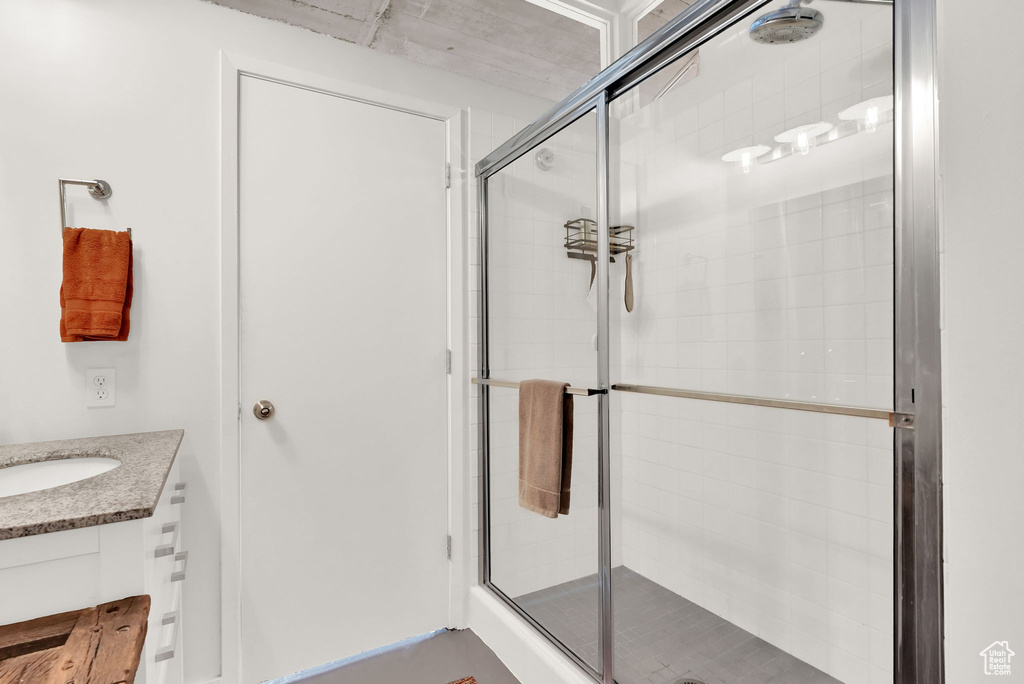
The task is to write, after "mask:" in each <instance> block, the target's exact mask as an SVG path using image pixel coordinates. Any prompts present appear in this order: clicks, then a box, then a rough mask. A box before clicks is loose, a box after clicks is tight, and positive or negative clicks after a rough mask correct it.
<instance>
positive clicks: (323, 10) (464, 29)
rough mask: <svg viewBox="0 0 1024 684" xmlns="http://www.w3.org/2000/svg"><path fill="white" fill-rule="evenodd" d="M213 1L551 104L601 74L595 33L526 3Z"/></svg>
mask: <svg viewBox="0 0 1024 684" xmlns="http://www.w3.org/2000/svg"><path fill="white" fill-rule="evenodd" d="M211 1H212V2H214V3H216V4H218V5H224V6H225V7H231V8H234V9H237V10H241V11H243V12H247V13H249V14H255V15H258V16H261V17H265V18H267V19H275V20H277V21H283V22H286V23H288V24H292V25H295V26H301V27H303V28H307V29H310V30H312V31H316V32H317V33H323V34H325V35H328V36H333V37H334V38H338V39H340V40H344V41H346V42H349V43H355V44H356V45H362V46H365V47H369V48H371V49H373V50H378V51H380V52H384V53H387V54H391V55H397V56H399V57H403V58H405V59H408V60H411V61H413V62H418V63H420V64H426V65H428V66H432V67H436V68H438V69H443V70H445V71H450V72H453V73H457V74H462V75H463V76H469V77H470V78H475V79H477V80H480V81H485V82H487V83H492V84H494V85H498V86H502V87H505V88H510V89H512V90H516V91H519V92H523V93H528V94H530V95H536V96H538V97H543V98H547V99H549V100H555V101H558V100H561V99H563V98H564V97H566V96H567V95H569V93H571V92H572V91H573V90H575V89H576V88H577V87H579V86H580V85H582V84H583V83H584V82H586V81H587V80H588V79H589V78H590V77H592V76H593V75H594V74H596V73H597V72H598V71H600V70H601V59H600V54H601V50H600V40H601V38H600V34H599V32H598V30H597V29H596V28H593V27H591V26H587V25H585V24H582V23H580V22H577V21H574V20H572V19H569V18H568V17H565V16H562V15H561V14H558V13H556V12H553V11H551V10H548V9H545V8H543V7H539V6H537V5H534V4H532V3H530V2H528V1H527V0H211ZM676 1H678V0H666V2H669V3H674V2H676ZM685 4H688V3H685ZM652 14H653V13H652ZM662 23H664V22H662Z"/></svg>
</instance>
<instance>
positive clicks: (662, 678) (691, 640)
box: [516, 567, 840, 684]
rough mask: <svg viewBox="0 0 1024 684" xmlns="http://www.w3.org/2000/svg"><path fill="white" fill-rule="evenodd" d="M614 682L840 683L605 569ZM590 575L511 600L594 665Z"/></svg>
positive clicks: (639, 580) (655, 587)
mask: <svg viewBox="0 0 1024 684" xmlns="http://www.w3.org/2000/svg"><path fill="white" fill-rule="evenodd" d="M612 582H613V585H614V592H615V593H614V599H615V601H614V607H613V610H614V614H615V632H616V642H615V662H616V670H615V672H616V676H615V679H616V681H617V682H619V684H651V683H654V684H673V683H674V682H676V681H677V680H679V679H682V678H684V677H691V678H696V679H698V680H700V681H703V682H707V684H769V683H771V684H840V683H839V680H838V679H835V678H833V677H830V676H829V675H827V674H825V673H824V672H822V671H821V670H819V669H817V668H815V667H813V666H811V665H808V664H807V663H805V662H804V661H802V660H800V659H799V658H796V657H794V656H792V655H790V654H789V653H786V652H785V651H783V650H781V649H779V648H776V647H775V646H772V645H771V644H769V643H768V642H767V641H764V640H763V639H760V638H758V637H756V636H754V635H753V634H751V633H750V632H748V631H746V630H743V629H740V628H739V627H737V626H736V625H734V624H732V623H731V622H729V621H727V620H725V619H723V618H720V617H718V616H717V615H715V614H714V613H712V612H710V611H707V610H705V609H704V608H701V607H700V606H698V605H697V604H696V603H693V602H692V601H688V600H686V599H684V598H683V597H682V596H679V595H678V594H675V593H673V592H671V591H669V590H668V589H666V588H665V587H663V586H661V585H660V584H655V583H654V582H652V581H651V580H649V579H647V578H646V577H643V576H642V575H639V574H637V573H636V572H633V571H632V570H630V569H629V568H626V567H618V568H614V569H613V570H612ZM597 600H598V591H597V575H591V576H589V577H583V578H581V579H578V580H573V581H571V582H566V583H564V584H559V585H556V586H554V587H550V588H548V589H542V590H540V591H536V592H533V593H532V594H526V595H524V596H520V597H519V598H517V599H516V603H518V604H519V605H520V606H521V607H522V608H523V609H524V610H526V611H527V612H528V613H529V614H530V615H532V616H533V617H534V618H536V620H537V621H538V622H540V623H541V624H542V625H544V626H545V627H546V628H547V629H548V631H550V632H551V633H552V634H554V635H555V636H556V637H558V638H559V639H560V640H561V641H562V643H564V644H565V645H566V646H568V647H569V648H571V649H572V650H573V651H575V652H576V653H577V654H579V655H580V656H581V657H582V658H583V659H584V660H585V661H587V662H588V663H596V662H597Z"/></svg>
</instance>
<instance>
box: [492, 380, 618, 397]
mask: <svg viewBox="0 0 1024 684" xmlns="http://www.w3.org/2000/svg"><path fill="white" fill-rule="evenodd" d="M473 384H474V385H487V386H489V387H507V388H508V389H519V383H518V382H517V381H514V380H494V379H493V378H491V379H485V380H483V381H481V380H480V378H473ZM565 393H566V394H572V395H574V396H577V397H592V396H594V395H595V394H606V393H607V390H600V389H594V388H593V387H566V388H565Z"/></svg>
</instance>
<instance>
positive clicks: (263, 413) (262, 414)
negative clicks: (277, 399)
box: [252, 399, 274, 420]
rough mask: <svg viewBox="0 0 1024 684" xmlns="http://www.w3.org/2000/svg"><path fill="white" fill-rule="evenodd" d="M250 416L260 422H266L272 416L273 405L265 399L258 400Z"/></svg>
mask: <svg viewBox="0 0 1024 684" xmlns="http://www.w3.org/2000/svg"><path fill="white" fill-rule="evenodd" d="M252 415H254V416H256V417H257V418H259V419H260V420H267V419H268V418H272V417H273V415H274V405H273V404H271V403H270V402H269V401H267V400H266V399H260V400H259V401H257V402H256V403H255V404H253V407H252Z"/></svg>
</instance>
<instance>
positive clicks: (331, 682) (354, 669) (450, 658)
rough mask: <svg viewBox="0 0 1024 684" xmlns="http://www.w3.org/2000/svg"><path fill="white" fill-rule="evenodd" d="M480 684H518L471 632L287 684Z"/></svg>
mask: <svg viewBox="0 0 1024 684" xmlns="http://www.w3.org/2000/svg"><path fill="white" fill-rule="evenodd" d="M470 676H472V677H476V680H477V683H478V684H519V680H518V679H516V678H515V677H514V676H512V673H511V672H509V671H508V668H506V667H505V666H504V665H503V664H502V662H501V661H500V660H498V656H496V655H494V652H493V651H492V650H491V649H489V648H487V645H486V644H484V642H482V641H481V640H480V637H478V636H477V635H476V634H474V633H473V631H472V630H469V629H462V630H458V631H444V632H439V633H437V634H435V635H433V636H431V637H429V638H427V639H424V640H422V641H418V642H415V643H412V644H405V645H399V646H396V647H394V648H388V649H385V650H383V651H380V652H375V653H373V654H372V655H368V656H366V657H356V658H352V659H350V660H349V661H348V662H346V663H345V664H343V665H340V666H338V667H336V668H332V669H329V670H328V671H318V672H316V673H315V674H310V675H308V676H300V677H299V678H297V679H292V678H288V681H290V682H301V684H399V683H401V684H448V682H454V681H456V680H459V679H462V678H463V677H470Z"/></svg>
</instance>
